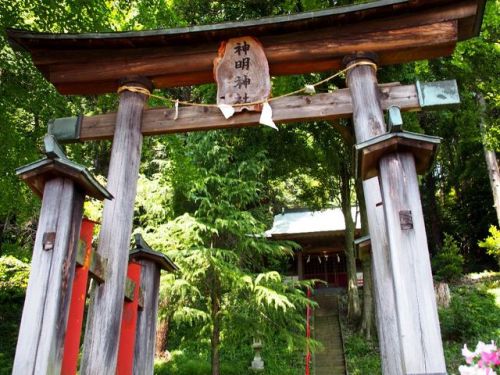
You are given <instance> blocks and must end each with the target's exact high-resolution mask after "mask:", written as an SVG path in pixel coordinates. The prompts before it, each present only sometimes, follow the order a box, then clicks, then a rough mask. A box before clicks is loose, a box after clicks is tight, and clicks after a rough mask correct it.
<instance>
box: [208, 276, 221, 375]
mask: <svg viewBox="0 0 500 375" xmlns="http://www.w3.org/2000/svg"><path fill="white" fill-rule="evenodd" d="M210 297H211V304H212V305H211V309H212V311H211V315H212V324H213V328H212V337H211V345H212V353H211V355H212V358H211V359H212V375H220V358H219V345H220V315H219V312H220V287H219V282H218V280H217V276H216V275H214V276H213V279H212V287H211V290H210Z"/></svg>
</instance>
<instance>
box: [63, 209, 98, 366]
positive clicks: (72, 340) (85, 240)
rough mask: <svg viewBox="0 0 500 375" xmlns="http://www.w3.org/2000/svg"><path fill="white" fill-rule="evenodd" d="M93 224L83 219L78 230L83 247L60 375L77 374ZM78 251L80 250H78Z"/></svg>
mask: <svg viewBox="0 0 500 375" xmlns="http://www.w3.org/2000/svg"><path fill="white" fill-rule="evenodd" d="M94 225H95V222H93V221H90V220H88V219H83V221H82V226H81V230H80V244H79V246H82V247H83V249H82V250H83V251H82V253H83V259H82V260H81V264H78V261H77V262H76V263H77V264H76V268H75V278H74V281H73V290H72V292H71V305H70V308H69V316H70V317H71V319H70V320H69V321H68V327H67V332H66V338H65V340H64V357H63V363H62V369H61V374H62V375H73V374H76V372H77V366H78V355H79V353H80V338H81V332H82V326H83V314H84V310H85V300H86V298H87V286H88V279H89V266H90V259H91V253H92V234H93V231H94ZM79 251H80V249H79Z"/></svg>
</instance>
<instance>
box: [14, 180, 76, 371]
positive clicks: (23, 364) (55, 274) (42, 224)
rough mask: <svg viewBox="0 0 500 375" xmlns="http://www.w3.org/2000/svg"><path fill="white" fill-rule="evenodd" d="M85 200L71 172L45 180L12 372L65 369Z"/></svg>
mask: <svg viewBox="0 0 500 375" xmlns="http://www.w3.org/2000/svg"><path fill="white" fill-rule="evenodd" d="M83 200H84V193H82V192H81V191H78V189H76V184H75V183H74V182H73V181H71V180H70V179H69V178H55V179H52V180H50V181H47V182H46V184H45V189H44V194H43V202H42V209H41V212H40V220H39V224H38V229H37V234H36V239H35V246H34V248H33V258H32V261H31V272H30V279H29V282H28V289H27V291H26V300H25V303H24V309H23V316H22V320H21V327H20V329H19V338H18V340H17V348H16V357H15V360H14V368H13V371H12V373H13V374H16V375H17V374H19V375H26V374H58V373H60V371H61V363H62V358H63V348H64V336H65V333H66V330H65V328H66V322H67V319H68V311H69V304H70V297H71V287H72V284H73V274H74V268H73V265H74V262H75V256H76V249H77V245H78V235H79V233H80V223H81V220H82V212H83Z"/></svg>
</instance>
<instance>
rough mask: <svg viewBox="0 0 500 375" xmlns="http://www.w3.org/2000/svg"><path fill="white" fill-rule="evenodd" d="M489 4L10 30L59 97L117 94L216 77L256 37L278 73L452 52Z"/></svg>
mask: <svg viewBox="0 0 500 375" xmlns="http://www.w3.org/2000/svg"><path fill="white" fill-rule="evenodd" d="M484 5H485V0H381V1H375V2H371V3H366V4H359V5H352V6H346V7H336V8H331V9H326V10H321V11H315V12H306V13H300V14H295V15H289V16H279V17H269V18H262V19H258V20H251V21H243V22H229V23H221V24H216V25H205V26H194V27H187V28H177V29H168V30H153V31H139V32H121V33H118V32H113V33H109V32H108V33H84V34H50V33H36V32H31V31H23V30H14V29H10V30H7V35H8V38H9V42H10V44H11V45H12V46H13V47H14V48H17V49H21V50H25V51H28V52H29V53H30V54H31V56H32V58H33V62H34V63H35V65H36V66H37V68H38V69H39V70H40V71H41V72H42V73H43V74H44V76H45V77H46V78H47V80H48V81H50V82H51V83H52V84H54V86H55V87H56V89H57V90H58V91H59V92H60V93H61V94H67V95H86V94H103V93H108V92H116V90H117V88H118V86H119V81H120V79H122V78H124V77H127V76H131V75H134V76H143V77H146V78H148V79H150V80H151V81H152V82H153V84H154V86H155V87H156V88H163V87H174V86H183V85H192V84H201V83H207V82H213V81H214V79H213V73H212V70H213V60H214V58H215V57H216V56H217V50H218V47H219V44H220V42H221V41H223V40H227V39H229V38H232V37H237V36H245V35H251V36H254V37H257V38H258V39H259V41H260V42H261V43H262V44H263V46H264V51H265V53H266V56H267V59H268V62H269V67H270V73H271V75H286V74H300V73H309V72H318V71H326V70H334V69H338V68H339V67H340V65H341V61H342V58H343V57H344V56H346V55H350V54H353V53H356V52H360V51H369V52H371V53H376V54H377V55H378V57H379V59H380V61H379V64H380V65H389V64H398V63H404V62H409V61H415V60H421V59H429V58H435V57H440V56H446V55H449V54H451V53H452V52H453V49H454V47H455V44H456V42H457V41H460V40H464V39H468V38H470V37H473V36H475V35H477V34H478V33H479V29H480V26H481V21H482V15H483V10H484Z"/></svg>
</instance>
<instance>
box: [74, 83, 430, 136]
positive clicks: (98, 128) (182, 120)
mask: <svg viewBox="0 0 500 375" xmlns="http://www.w3.org/2000/svg"><path fill="white" fill-rule="evenodd" d="M377 90H379V91H380V92H379V93H378V94H377V96H380V100H381V103H382V108H384V109H386V108H388V107H389V106H391V105H396V106H399V107H400V108H401V110H402V111H416V110H419V109H420V104H419V102H418V95H417V90H416V87H415V85H393V84H391V85H379V86H378V89H377ZM270 104H271V107H272V109H273V120H274V121H275V122H276V123H289V122H299V121H309V120H315V119H326V120H331V119H336V118H342V117H348V116H350V115H351V113H352V100H351V96H350V92H349V89H340V90H337V91H334V92H332V93H324V94H317V95H312V96H290V97H285V98H281V99H278V100H275V101H272V102H270ZM174 116H175V110H173V109H168V108H153V109H148V110H145V111H144V115H143V119H142V127H141V131H142V134H143V135H159V134H171V133H181V132H191V131H206V130H214V129H230V128H239V127H249V126H258V125H259V117H260V114H259V113H251V112H244V113H239V114H237V115H235V116H233V117H231V118H230V119H228V120H226V119H225V118H224V116H223V115H222V113H221V112H220V110H219V109H218V108H209V107H182V106H181V108H180V109H179V117H178V119H177V120H174ZM115 123H116V113H108V114H104V115H96V116H86V117H84V118H83V121H82V125H81V131H80V137H79V139H78V140H79V141H90V140H99V139H111V138H112V137H113V133H114V129H115Z"/></svg>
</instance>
